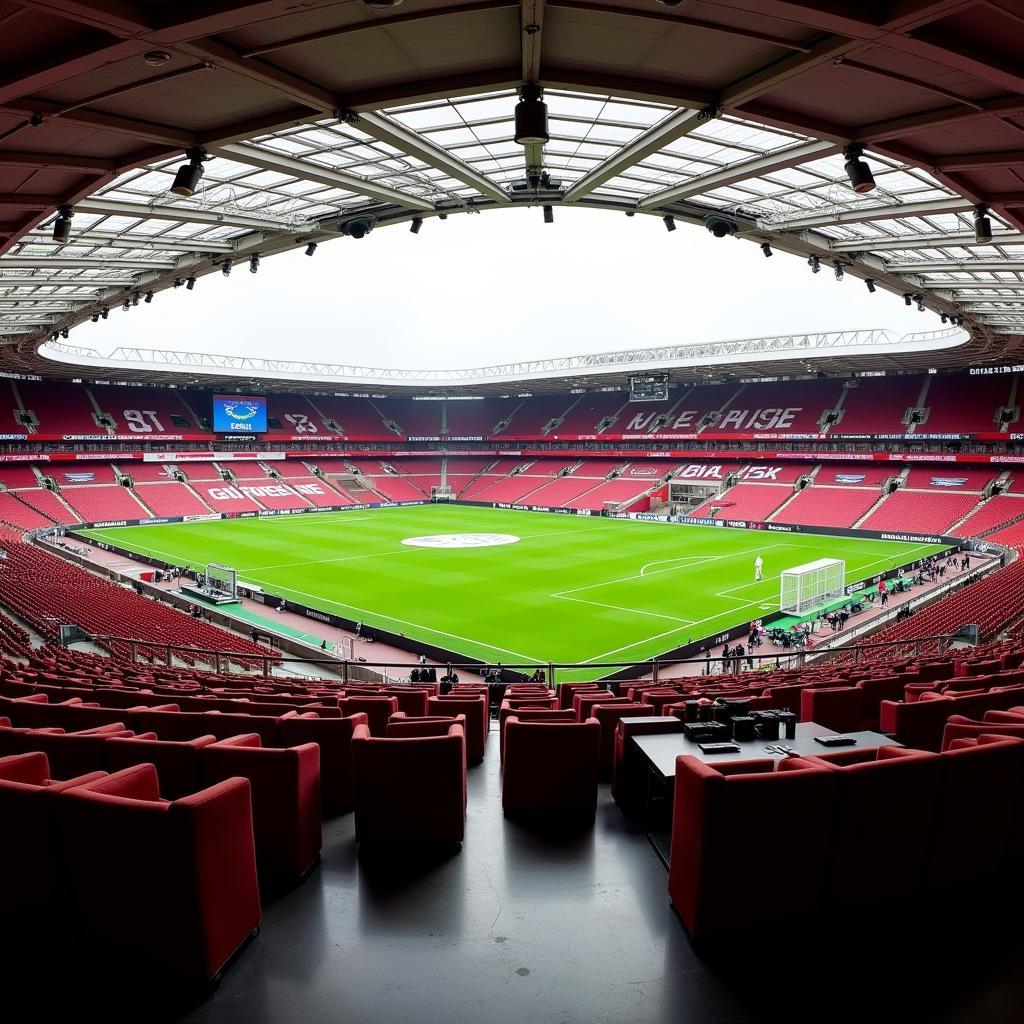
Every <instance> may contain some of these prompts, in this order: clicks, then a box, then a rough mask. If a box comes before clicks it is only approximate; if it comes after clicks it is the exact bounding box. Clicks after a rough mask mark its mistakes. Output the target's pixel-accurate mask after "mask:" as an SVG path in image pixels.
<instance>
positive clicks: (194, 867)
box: [58, 765, 260, 982]
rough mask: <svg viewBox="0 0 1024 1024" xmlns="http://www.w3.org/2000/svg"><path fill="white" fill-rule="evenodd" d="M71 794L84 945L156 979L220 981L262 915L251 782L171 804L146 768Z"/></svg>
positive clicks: (66, 814) (67, 816)
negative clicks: (160, 791) (257, 879)
mask: <svg viewBox="0 0 1024 1024" xmlns="http://www.w3.org/2000/svg"><path fill="white" fill-rule="evenodd" d="M59 799H60V804H59V808H58V810H59V820H60V834H61V847H62V852H63V855H64V858H65V868H64V870H65V872H66V876H67V878H68V880H69V881H70V883H71V886H72V887H73V890H74V904H75V908H76V912H77V920H78V924H79V928H80V933H79V934H80V940H81V942H82V946H83V949H85V950H89V951H92V952H94V953H96V954H98V955H99V956H100V957H101V958H102V959H103V960H104V961H110V962H111V963H114V964H117V965H119V966H121V967H124V968H128V969H132V970H136V971H139V972H142V973H143V974H147V975H158V976H164V977H170V978H173V979H175V980H177V981H193V982H203V981H209V980H210V979H213V978H215V977H217V975H218V974H219V973H220V971H221V970H222V969H223V968H224V965H225V964H226V963H227V961H228V959H229V958H230V957H231V955H232V954H233V953H234V952H235V951H236V950H237V949H238V948H239V947H240V946H241V945H242V943H244V942H245V941H246V939H247V938H248V937H249V936H250V935H252V934H253V932H254V930H255V929H256V927H257V926H258V924H259V922H260V898H259V890H258V888H257V885H256V861H255V854H254V849H253V831H252V812H251V809H250V802H249V783H248V782H247V781H246V780H245V779H238V778H233V779H227V780H225V781H223V782H221V783H219V784H218V785H215V786H211V787H210V788H209V789H205V790H201V791H200V792H198V793H194V794H192V795H190V796H187V797H184V798H182V799H180V800H174V801H172V802H170V803H168V802H165V801H162V800H160V798H159V795H158V784H157V777H156V770H155V769H154V768H153V766H152V765H138V766H136V767H134V768H126V769H125V770H124V771H121V772H117V773H116V774H114V775H109V776H106V777H105V778H101V779H98V780H96V781H94V782H90V783H86V784H85V785H83V786H77V787H75V788H72V789H69V790H67V791H66V792H64V793H62V794H61V795H60V798H59ZM112 851H117V854H116V856H112ZM154 879H159V884H156V885H154V884H153V880H154Z"/></svg>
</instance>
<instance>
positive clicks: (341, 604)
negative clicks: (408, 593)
mask: <svg viewBox="0 0 1024 1024" xmlns="http://www.w3.org/2000/svg"><path fill="white" fill-rule="evenodd" d="M254 582H257V583H258V582H266V581H265V580H264V581H260V580H254ZM269 585H270V586H271V587H274V588H275V590H277V591H280V592H282V593H285V594H298V595H299V596H300V597H308V598H310V599H311V600H313V601H317V602H319V603H320V604H329V605H334V606H335V607H336V608H348V609H349V610H350V611H354V612H359V613H360V614H362V615H366V616H369V617H371V618H372V617H376V618H380V619H387V621H388V622H399V623H401V624H402V625H403V626H412V627H413V628H414V629H422V630H424V631H425V632H427V633H433V634H434V635H435V636H447V637H450V638H451V639H452V640H461V641H462V642H463V643H467V644H474V645H475V646H477V647H486V648H487V649H488V650H490V651H500V652H501V653H502V654H511V655H512V656H513V657H515V658H522V659H523V661H528V662H530V663H531V664H533V665H546V664H547V662H546V661H542V660H541V659H540V658H534V657H532V656H531V655H529V654H523V653H522V652H521V651H510V650H509V649H508V648H507V647H498V646H496V645H495V644H489V643H486V642H485V641H483V640H473V639H472V638H471V637H468V636H459V634H458V633H448V632H446V631H445V630H443V629H433V628H432V627H430V626H424V625H423V624H422V623H420V622H410V621H409V620H408V619H399V618H397V617H396V616H394V615H386V614H384V613H383V612H380V611H376V610H375V609H371V608H360V607H359V606H358V605H354V604H348V603H347V602H345V601H334V600H332V599H331V598H328V597H323V596H322V595H319V594H310V593H308V592H306V591H305V590H295V589H294V588H292V587H277V586H276V585H275V584H269Z"/></svg>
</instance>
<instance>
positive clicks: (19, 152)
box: [0, 149, 118, 174]
mask: <svg viewBox="0 0 1024 1024" xmlns="http://www.w3.org/2000/svg"><path fill="white" fill-rule="evenodd" d="M0 167H33V168H37V167H46V168H50V167H57V168H60V169H61V170H68V171H85V172H91V173H96V174H113V173H115V172H116V171H117V169H118V168H117V164H116V163H115V162H114V161H113V160H104V159H103V158H102V157H98V156H72V155H68V154H65V153H35V152H30V151H28V150H24V149H0Z"/></svg>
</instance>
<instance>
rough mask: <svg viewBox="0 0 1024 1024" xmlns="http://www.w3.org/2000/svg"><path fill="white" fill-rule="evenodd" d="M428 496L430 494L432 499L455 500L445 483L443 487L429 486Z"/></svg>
mask: <svg viewBox="0 0 1024 1024" xmlns="http://www.w3.org/2000/svg"><path fill="white" fill-rule="evenodd" d="M430 496H431V498H433V499H434V501H454V500H455V494H454V492H453V491H452V489H451V488H450V487H449V486H447V485H445V486H443V487H442V486H438V487H431V488H430Z"/></svg>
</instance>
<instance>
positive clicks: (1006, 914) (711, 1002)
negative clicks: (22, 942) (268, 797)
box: [0, 733, 1024, 1024]
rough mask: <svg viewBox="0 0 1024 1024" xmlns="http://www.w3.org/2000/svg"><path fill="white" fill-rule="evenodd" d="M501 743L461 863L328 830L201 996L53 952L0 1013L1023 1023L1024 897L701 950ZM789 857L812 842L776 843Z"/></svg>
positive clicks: (502, 1021)
mask: <svg viewBox="0 0 1024 1024" xmlns="http://www.w3.org/2000/svg"><path fill="white" fill-rule="evenodd" d="M491 739H492V741H493V740H494V739H495V737H494V734H493V733H492V736H491ZM488 748H489V749H488V753H487V759H486V761H485V763H484V764H483V765H481V766H479V767H477V768H474V769H472V770H471V780H470V795H469V820H468V823H467V829H466V841H465V843H464V845H463V848H462V850H461V852H460V853H457V854H454V855H452V856H449V857H447V858H445V859H442V860H441V861H439V862H434V863H428V862H426V861H424V860H423V859H422V858H421V857H419V856H418V855H415V854H410V855H408V856H407V857H406V858H404V859H403V860H401V861H399V862H398V864H397V865H396V864H385V863H381V862H379V861H373V860H367V859H363V858H360V857H359V856H358V853H357V847H356V843H355V839H354V823H353V819H352V816H351V815H347V816H344V817H341V818H337V819H335V820H333V821H331V822H329V823H327V824H326V826H325V830H324V849H323V860H322V863H321V864H320V866H319V867H318V868H316V869H315V870H314V871H313V873H312V875H311V876H310V877H309V878H308V879H307V880H306V881H305V882H304V884H302V885H301V886H299V887H298V888H297V889H295V890H293V891H291V892H290V893H287V894H285V895H283V896H280V897H278V898H277V899H275V900H273V901H270V902H268V903H267V905H266V906H265V913H264V920H263V926H262V931H261V934H260V935H259V936H258V937H257V938H256V939H255V940H254V941H253V942H251V943H250V944H249V945H248V946H247V947H246V948H245V949H244V950H243V951H242V952H241V954H240V955H239V956H238V958H237V959H236V961H235V962H234V963H232V964H231V965H230V966H229V968H228V969H227V970H226V972H225V974H224V977H223V980H222V982H221V983H220V985H219V987H218V988H216V989H215V990H214V991H213V992H212V993H211V994H209V996H208V997H207V998H205V1000H204V1001H198V1000H196V999H191V1000H186V997H185V995H184V994H183V993H180V992H176V991H174V990H173V989H171V988H170V987H169V986H167V985H156V986H152V987H147V986H146V985H145V983H143V982H141V981H137V980H136V981H133V980H132V979H130V978H125V977H124V975H123V973H119V972H116V971H107V972H103V971H100V972H97V971H95V970H93V971H89V972H87V974H86V976H85V977H78V976H75V975H73V974H69V973H68V972H66V971H64V970H63V968H62V967H61V966H60V965H58V964H54V963H52V962H49V961H45V960H44V961H42V962H43V963H45V971H44V973H43V974H42V975H39V976H33V974H34V972H26V973H24V974H22V973H20V972H17V971H11V970H7V971H5V972H4V973H5V975H6V977H5V979H4V982H3V984H4V993H5V995H4V1001H5V1006H7V1007H14V1006H15V1005H16V1004H17V1002H19V1001H20V999H19V998H18V997H26V1000H28V999H31V1002H32V1003H33V1004H34V1006H35V1007H36V1008H37V1009H39V1008H41V1007H46V1008H47V1009H48V1010H50V1011H53V1012H54V1015H55V1014H56V1011H58V1009H60V1008H62V1007H63V1006H64V1005H67V1004H70V1005H72V1006H73V1007H74V1010H75V1011H76V1015H78V1016H80V1015H81V1013H82V1012H83V1011H85V1010H87V1009H89V1008H92V1010H93V1011H94V1012H99V1013H102V1015H103V1018H104V1019H105V1020H106V1021H113V1020H122V1019H123V1020H133V1021H139V1022H143V1021H144V1022H147V1024H148V1022H155V1021H165V1020H184V1021H187V1022H190V1024H208V1022H210V1024H212V1022H217V1024H243V1022H244V1024H292V1022H303V1024H319V1022H331V1024H339V1022H349V1021H352V1022H360V1024H378V1022H380V1024H390V1022H416V1024H433V1022H443V1024H470V1022H472V1024H604V1022H615V1024H620V1022H630V1024H634V1022H635V1024H661V1022H669V1021H671V1022H685V1024H760V1022H763V1021H774V1020H780V1021H782V1020H784V1021H787V1022H793V1021H804V1020H806V1021H816V1022H818V1021H842V1020H854V1019H856V1020H858V1021H861V1022H863V1021H901V1022H906V1021H928V1022H929V1024H954V1022H961V1021H963V1022H967V1021H970V1022H971V1024H1008V1022H1010V1021H1015V1022H1017V1021H1021V1020H1022V1019H1024V1010H1022V1009H1021V1007H1022V1006H1024V970H1022V967H1024V936H1022V934H1021V931H1022V930H1021V929H1020V928H1019V926H1018V925H1016V924H1015V922H1019V921H1020V920H1021V917H1020V916H1019V909H1020V906H1019V900H1018V902H1017V906H1016V908H1011V907H1010V906H1009V904H1007V903H1006V902H1005V901H1003V900H993V899H991V898H990V897H989V898H984V897H980V896H979V894H970V893H968V894H964V895H963V896H962V897H959V898H956V899H955V900H952V901H950V902H948V903H947V902H944V905H943V906H942V907H938V908H934V914H933V915H932V916H931V917H930V918H929V916H928V915H925V918H921V917H920V916H919V915H918V914H909V913H907V912H906V911H904V912H901V913H894V914H893V915H892V916H891V917H888V918H887V919H885V920H883V921H877V922H869V923H868V924H867V925H866V926H864V927H862V928H859V929H857V930H853V929H846V928H835V927H833V928H829V929H822V930H820V931H815V932H811V933H807V934H802V935H796V936H778V937H777V938H769V939H768V940H759V941H757V942H756V943H752V944H750V945H749V946H744V947H742V948H736V949H732V950H729V951H726V952H725V953H724V954H722V955H719V956H718V957H717V958H716V959H714V960H711V961H709V960H706V959H702V958H699V957H698V956H697V955H696V954H695V953H694V951H693V950H692V948H691V946H690V943H689V940H688V938H687V935H686V932H685V929H684V928H683V926H682V924H681V923H680V921H679V919H678V918H677V917H676V916H675V913H674V912H673V910H672V909H671V907H670V906H669V902H668V897H667V891H666V873H665V870H664V868H663V867H662V865H661V862H660V861H659V860H658V858H657V857H656V856H655V854H654V852H653V850H652V848H651V847H650V845H649V843H648V841H647V839H646V837H645V836H644V835H643V833H642V832H641V831H640V830H639V829H637V828H635V827H633V826H632V825H630V824H629V823H627V822H626V820H625V819H624V818H623V816H622V814H621V813H620V812H619V810H618V808H617V807H616V806H615V804H614V803H612V801H611V799H610V797H609V796H608V792H607V787H602V793H601V800H600V806H599V810H598V816H597V822H596V824H595V826H594V827H593V828H592V829H588V830H587V831H585V832H583V833H577V834H575V835H570V836H565V837H562V838H557V839H556V838H545V837H544V836H541V835H538V834H536V833H535V832H532V831H530V830H529V829H527V828H525V827H524V826H522V825H518V824H514V823H512V822H509V821H506V820H505V819H504V817H503V816H502V812H501V799H500V796H501V794H500V774H499V764H498V749H497V743H496V742H491V743H489V744H488ZM792 855H798V856H813V851H807V852H804V851H799V850H797V851H780V856H792ZM894 869H896V870H913V866H912V865H911V866H894ZM738 882H740V883H741V884H742V880H738ZM748 883H749V884H750V886H751V889H752V890H753V891H754V892H756V893H757V894H759V898H765V895H766V894H767V895H768V897H769V898H778V899H784V898H785V894H784V893H777V894H776V893H772V890H771V870H770V866H765V865H760V866H758V867H757V868H756V869H755V871H754V873H753V874H752V876H751V879H749V880H748ZM156 884H159V883H158V882H157V883H156ZM1012 888H1014V889H1016V890H1017V891H1018V892H1019V891H1020V889H1021V887H1020V885H1019V880H1015V881H1014V882H1013V883H1012ZM986 911H991V912H992V913H984V912H986ZM0 914H2V901H0ZM55 978H59V979H61V984H59V985H55V984H54V979H55ZM89 1016H92V1015H91V1014H89ZM9 1019H10V1020H11V1021H15V1020H18V1021H21V1020H28V1019H32V1020H44V1019H51V1017H50V1014H49V1013H45V1014H43V1015H40V1014H38V1013H34V1014H32V1016H31V1017H23V1016H19V1015H15V1016H11V1017H10V1018H9Z"/></svg>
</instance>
